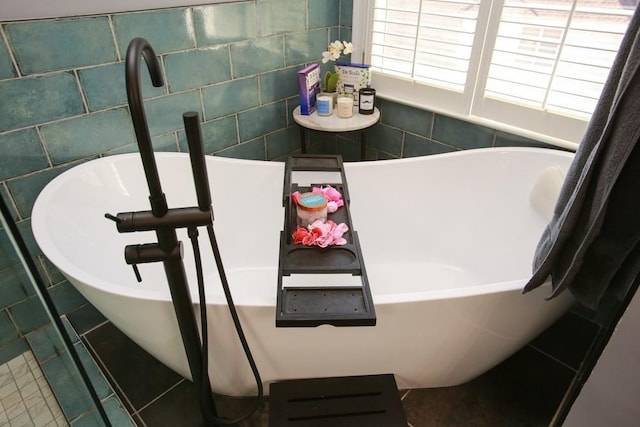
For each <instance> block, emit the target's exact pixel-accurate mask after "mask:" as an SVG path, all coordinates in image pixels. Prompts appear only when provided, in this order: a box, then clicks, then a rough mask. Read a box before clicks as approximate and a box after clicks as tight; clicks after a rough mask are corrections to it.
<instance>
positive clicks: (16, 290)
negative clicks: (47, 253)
mask: <svg viewBox="0 0 640 427" xmlns="http://www.w3.org/2000/svg"><path fill="white" fill-rule="evenodd" d="M0 277H2V292H0V307H8V306H10V305H13V304H15V303H17V302H19V301H22V300H23V299H25V298H27V297H29V296H30V295H34V291H33V285H31V282H29V277H28V276H27V273H26V271H25V269H24V268H23V267H22V264H13V265H11V266H9V267H7V268H5V269H3V270H1V271H0Z"/></svg>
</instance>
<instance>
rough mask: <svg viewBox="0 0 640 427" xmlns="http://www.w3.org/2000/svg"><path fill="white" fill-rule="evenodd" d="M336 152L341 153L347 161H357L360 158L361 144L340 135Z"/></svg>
mask: <svg viewBox="0 0 640 427" xmlns="http://www.w3.org/2000/svg"><path fill="white" fill-rule="evenodd" d="M336 154H340V155H341V156H342V160H344V161H345V162H357V161H359V160H360V144H359V143H356V142H353V141H349V140H345V139H341V138H339V137H338V144H337V146H336Z"/></svg>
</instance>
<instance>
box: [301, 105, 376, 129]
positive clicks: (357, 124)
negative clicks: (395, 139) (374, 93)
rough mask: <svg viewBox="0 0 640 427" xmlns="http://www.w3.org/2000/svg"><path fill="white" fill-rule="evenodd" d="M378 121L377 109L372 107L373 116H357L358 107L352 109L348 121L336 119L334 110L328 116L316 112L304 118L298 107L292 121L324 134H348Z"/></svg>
mask: <svg viewBox="0 0 640 427" xmlns="http://www.w3.org/2000/svg"><path fill="white" fill-rule="evenodd" d="M379 119H380V111H379V110H378V108H377V107H374V111H373V114H359V113H358V107H353V116H352V117H350V118H348V119H344V118H342V117H338V113H337V111H336V109H335V108H334V109H333V114H332V115H330V116H319V115H318V112H317V111H314V112H313V113H311V114H309V115H308V116H305V115H303V114H300V106H297V107H296V109H295V110H293V120H295V122H296V123H298V124H299V125H300V126H304V127H305V128H307V129H313V130H320V131H324V132H349V131H354V130H361V129H366V128H368V127H370V126H373V125H375V124H376V123H377V122H378V120H379Z"/></svg>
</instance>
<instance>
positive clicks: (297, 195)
mask: <svg viewBox="0 0 640 427" xmlns="http://www.w3.org/2000/svg"><path fill="white" fill-rule="evenodd" d="M299 198H300V192H299V191H294V192H293V193H291V200H293V203H295V204H298V199H299Z"/></svg>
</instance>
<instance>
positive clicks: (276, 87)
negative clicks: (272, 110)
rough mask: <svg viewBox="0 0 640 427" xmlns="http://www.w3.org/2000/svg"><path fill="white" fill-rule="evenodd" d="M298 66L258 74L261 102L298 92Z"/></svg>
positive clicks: (286, 96)
mask: <svg viewBox="0 0 640 427" xmlns="http://www.w3.org/2000/svg"><path fill="white" fill-rule="evenodd" d="M299 69H300V68H299V67H289V68H285V69H283V70H278V71H274V72H272V73H265V74H261V75H260V99H261V100H262V102H263V103H267V102H273V101H277V100H280V99H283V98H288V97H290V96H293V95H296V94H297V93H298V70H299Z"/></svg>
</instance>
